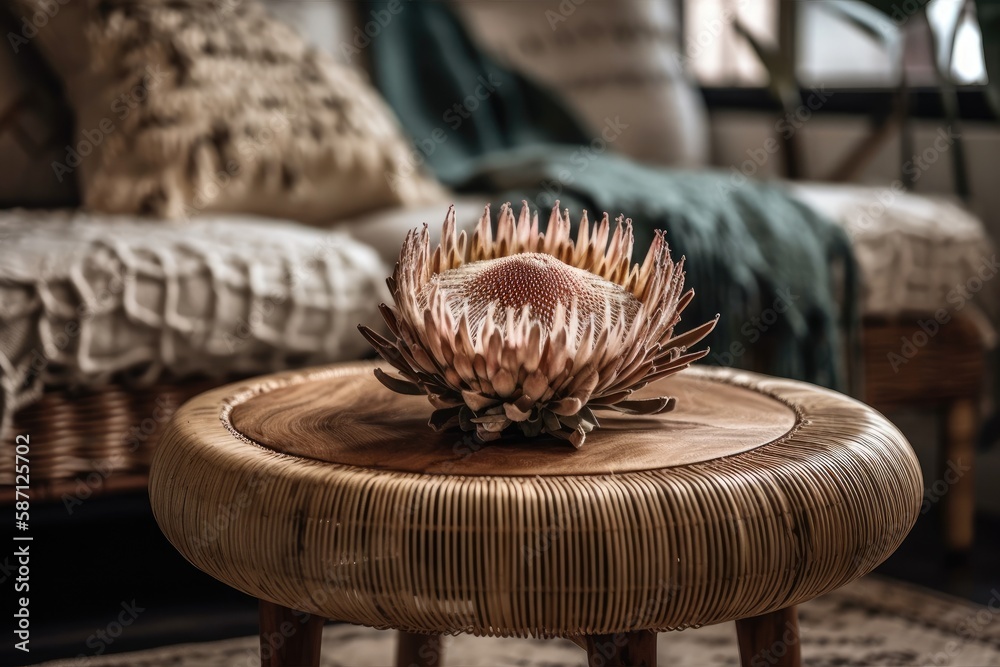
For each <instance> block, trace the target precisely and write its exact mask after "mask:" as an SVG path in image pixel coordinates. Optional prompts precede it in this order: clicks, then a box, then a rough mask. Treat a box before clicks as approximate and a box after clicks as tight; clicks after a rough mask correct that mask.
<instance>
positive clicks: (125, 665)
mask: <svg viewBox="0 0 1000 667" xmlns="http://www.w3.org/2000/svg"><path fill="white" fill-rule="evenodd" d="M993 593H994V596H993V598H992V599H991V601H990V607H981V606H977V605H973V604H970V603H968V602H965V601H962V600H957V599H954V598H948V597H944V596H940V595H937V594H934V593H930V592H928V591H926V590H923V589H918V588H913V587H910V586H907V585H904V584H900V583H896V582H891V581H888V580H885V579H879V578H876V577H866V578H865V579H862V580H860V581H857V582H854V583H853V584H851V585H849V586H846V587H844V588H842V589H840V590H839V591H835V592H833V593H830V594H829V595H826V596H824V597H822V598H819V599H817V600H813V601H811V602H809V603H807V604H804V605H802V606H801V607H800V608H799V618H800V625H801V633H802V634H801V640H802V657H803V659H804V662H805V664H806V665H807V666H808V667H870V666H875V665H894V666H913V667H931V666H944V665H947V666H948V667H990V666H994V665H995V666H1000V590H994V591H993ZM394 650H395V640H394V633H392V632H388V631H379V630H371V629H369V628H363V627H358V626H352V625H329V626H327V627H326V629H325V631H324V633H323V660H322V665H323V667H391V666H392V664H393V654H394ZM658 650H659V663H660V664H661V665H665V666H669V667H704V666H706V665H732V666H737V665H739V658H738V654H737V649H736V633H735V630H734V628H733V625H732V624H731V623H725V624H722V625H715V626H711V627H706V628H700V629H697V630H685V631H684V632H675V633H664V634H661V635H660V637H659V645H658ZM781 650H782V647H781V646H779V645H776V646H775V653H780V652H781ZM585 662H586V661H585V659H584V653H583V651H582V650H581V649H580V648H578V647H577V646H576V645H575V644H572V643H570V642H568V641H565V640H536V639H497V638H492V637H469V636H459V637H449V638H447V639H446V641H445V649H444V667H582V665H584V664H585ZM774 662H775V659H774V656H773V655H763V654H762V655H760V656H757V657H755V663H754V667H758V665H757V663H759V667H767V666H768V665H771V664H773V663H774ZM79 665H80V662H79V661H77V660H67V661H57V662H47V663H45V664H44V667H70V666H74V667H77V666H79ZM258 665H260V659H259V656H258V652H257V638H256V637H244V638H241V639H231V640H226V641H218V642H209V643H203V644H184V645H179V646H169V647H165V648H159V649H153V650H149V651H139V652H135V653H126V654H121V655H117V656H108V657H104V658H94V659H91V660H88V661H87V662H86V667H258Z"/></svg>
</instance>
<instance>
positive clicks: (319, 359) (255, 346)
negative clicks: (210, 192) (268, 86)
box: [0, 209, 444, 420]
mask: <svg viewBox="0 0 1000 667" xmlns="http://www.w3.org/2000/svg"><path fill="white" fill-rule="evenodd" d="M443 211H444V209H442V216H443ZM0 238H2V239H3V242H2V244H0V386H2V389H3V398H2V402H0V411H2V413H3V415H2V416H3V417H4V418H5V420H6V419H7V418H9V416H10V414H11V413H12V412H13V411H14V410H16V409H17V408H18V407H20V406H22V405H25V404H26V403H27V402H30V401H31V400H33V399H34V398H36V397H37V396H38V395H39V394H40V393H41V391H42V388H43V387H44V386H45V385H52V384H70V385H86V386H94V385H99V384H101V383H104V382H107V381H108V380H109V379H111V378H112V377H113V376H114V375H115V374H116V373H119V372H125V371H127V372H129V373H130V374H136V373H141V375H142V377H141V378H140V379H141V380H145V381H153V380H156V379H159V378H161V377H164V376H167V377H183V376H185V375H191V374H210V375H214V376H217V377H219V378H222V377H225V376H226V375H229V374H233V373H241V374H257V373H265V372H269V371H274V370H278V369H282V368H288V367H294V366H302V365H311V364H319V363H326V362H332V361H338V360H345V359H356V358H358V357H361V356H363V355H364V354H366V353H368V352H369V351H370V347H369V345H368V344H367V343H366V342H365V341H364V339H363V338H362V337H361V335H360V334H359V333H358V331H357V328H356V327H357V325H358V324H359V323H363V324H366V325H368V326H373V327H378V326H379V322H380V318H379V317H378V315H377V311H376V306H377V304H378V303H380V302H382V301H385V300H387V294H386V293H385V278H386V276H387V275H388V274H389V268H388V266H386V264H385V263H384V262H383V261H382V260H381V259H380V258H379V256H378V254H377V253H376V252H375V251H374V250H373V249H371V248H369V247H368V246H367V245H365V244H363V243H361V242H359V241H356V240H353V239H351V238H350V237H349V236H348V235H347V234H346V233H344V232H342V231H328V230H319V229H314V228H309V227H304V226H301V225H297V224H293V223H289V222H283V221H277V220H271V219H261V218H253V217H250V216H211V217H204V218H195V219H193V220H191V221H190V222H173V223H171V222H165V221H151V220H149V219H136V218H133V217H129V216H98V215H88V214H84V213H80V212H76V211H25V210H6V211H0ZM32 369H34V370H32Z"/></svg>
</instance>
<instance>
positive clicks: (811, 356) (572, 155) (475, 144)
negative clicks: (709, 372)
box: [368, 1, 858, 389]
mask: <svg viewBox="0 0 1000 667" xmlns="http://www.w3.org/2000/svg"><path fill="white" fill-rule="evenodd" d="M390 6H392V7H394V8H395V9H396V10H397V11H396V12H395V13H393V14H392V15H391V19H390V20H389V21H388V22H386V23H385V25H384V26H383V27H382V28H381V30H380V34H379V35H378V36H376V37H375V38H374V39H372V40H371V43H370V47H369V48H368V55H369V56H370V57H371V60H372V67H373V71H374V74H375V79H376V83H377V84H378V85H379V87H380V88H381V90H382V92H383V94H384V95H385V97H386V98H387V99H388V101H389V103H390V104H391V105H392V106H393V107H394V108H395V110H396V113H397V114H398V115H399V117H400V119H401V121H402V123H403V126H404V128H405V129H406V130H407V132H408V133H409V135H410V136H411V137H412V138H413V139H414V158H416V161H418V162H426V164H427V165H428V166H429V167H430V168H431V169H432V170H433V171H434V172H435V173H436V174H437V175H438V177H439V178H441V180H442V181H444V182H445V183H446V184H447V185H448V186H450V187H451V188H453V189H454V190H456V191H459V192H490V193H496V196H495V197H494V198H493V201H494V203H495V204H496V203H500V202H503V201H512V202H518V201H521V200H527V201H528V202H529V204H531V205H532V206H533V207H538V208H541V209H542V211H543V214H542V215H541V216H540V217H541V219H542V220H545V219H547V216H546V215H545V211H546V210H547V209H548V208H550V207H551V206H552V204H553V202H554V201H555V200H556V199H558V200H559V201H560V205H561V207H563V208H566V207H568V208H569V209H570V210H571V212H572V216H573V217H574V218H576V219H578V218H579V214H580V213H581V211H582V210H584V209H586V210H587V211H589V212H590V214H591V219H593V218H594V217H597V216H599V215H600V214H601V213H604V212H608V213H609V214H610V215H612V216H613V217H614V216H617V215H618V214H620V213H621V214H624V215H626V216H627V217H630V218H632V220H633V225H634V226H635V235H636V250H635V254H634V257H636V256H637V257H639V258H641V257H642V256H644V254H645V251H646V248H647V247H648V244H649V242H650V240H651V239H652V237H653V230H655V229H665V230H667V239H668V241H669V242H670V246H671V249H672V252H673V255H674V257H675V258H676V257H679V256H680V255H684V256H686V257H687V264H686V270H687V275H688V284H689V285H691V286H692V287H694V289H695V291H696V293H697V296H696V297H695V300H694V301H693V302H692V304H691V306H689V308H688V310H687V311H685V314H684V322H683V323H682V326H681V328H682V329H683V328H686V327H685V325H686V326H687V327H690V326H694V325H697V324H700V323H701V322H703V321H705V320H707V319H709V318H710V317H712V316H714V315H715V313H717V312H718V313H721V315H722V318H721V320H720V322H719V326H718V327H716V330H715V331H714V332H713V333H712V335H711V336H710V337H709V339H708V344H709V345H711V347H712V354H710V355H709V356H708V357H707V358H706V359H707V360H708V361H711V362H714V363H716V364H721V365H727V366H736V367H740V368H751V369H754V370H759V371H763V372H767V373H771V374H774V375H780V376H783V377H790V378H796V379H803V380H808V381H811V382H815V383H817V384H821V385H825V386H830V387H835V388H840V389H845V388H846V384H847V378H846V377H845V372H844V368H843V361H844V360H845V358H846V357H845V352H846V347H847V346H846V344H845V341H854V340H856V332H857V321H858V320H857V311H856V304H857V299H856V296H855V295H856V278H855V276H856V271H855V268H854V261H853V257H852V255H851V248H850V244H849V241H848V239H847V237H846V234H845V233H844V232H843V231H842V230H841V229H840V228H839V227H837V226H836V225H834V224H833V223H832V222H830V221H829V220H827V219H826V218H824V217H823V216H821V215H819V214H818V213H817V212H815V211H813V210H811V209H810V208H808V207H806V206H805V205H803V204H801V203H799V202H798V201H796V200H794V199H792V198H790V197H789V196H788V195H786V194H785V193H784V191H783V190H782V189H780V188H778V187H774V186H769V185H766V184H761V183H755V182H752V181H749V182H748V181H745V180H744V179H741V178H736V177H734V175H733V174H732V173H728V172H694V171H680V170H669V169H658V168H653V167H649V166H644V165H640V164H637V163H635V162H631V161H629V160H628V159H626V158H623V157H619V156H616V155H615V154H613V141H612V142H611V143H610V144H609V142H608V141H606V139H607V138H609V137H610V138H613V137H614V136H615V132H621V131H627V128H624V127H622V124H623V123H624V124H627V120H626V119H624V118H622V119H614V118H612V119H609V121H608V127H607V131H606V132H604V135H605V136H604V137H603V138H601V137H598V138H594V137H590V136H588V135H587V134H586V133H585V132H584V131H583V130H581V129H580V126H579V124H578V123H577V122H576V121H575V119H574V118H573V117H572V115H571V114H570V113H568V112H567V111H566V110H565V109H563V108H562V107H561V106H560V105H559V104H558V103H557V102H556V101H555V100H553V99H552V98H551V96H550V95H549V94H547V93H546V92H545V91H543V90H541V89H540V88H539V87H538V86H536V85H534V84H532V83H531V82H529V81H527V80H525V79H524V78H523V77H520V76H518V75H516V74H515V73H513V72H511V71H508V70H506V69H504V68H502V67H500V66H499V65H497V64H496V63H495V62H493V61H491V60H490V59H489V58H488V57H487V56H486V55H485V54H484V53H482V52H481V51H480V50H479V49H478V48H477V47H476V46H475V45H474V44H473V43H472V42H471V40H470V39H469V38H468V36H467V35H466V34H465V32H464V30H463V28H462V26H461V24H460V23H459V21H458V20H457V19H456V17H455V16H454V15H453V14H452V13H451V11H450V10H449V9H448V7H447V5H446V4H444V3H436V2H418V1H413V2H403V3H397V4H395V5H390ZM385 8H386V5H385V4H382V3H373V4H371V5H370V7H369V10H372V11H376V12H378V11H380V10H384V9H385ZM373 18H374V15H373ZM514 38H515V36H513V35H512V36H511V39H514ZM626 111H627V110H626ZM833 267H837V268H836V270H833ZM835 294H840V295H842V301H841V303H842V304H843V306H842V307H840V306H838V304H837V301H836V299H835V296H834V295H835ZM845 333H846V335H845Z"/></svg>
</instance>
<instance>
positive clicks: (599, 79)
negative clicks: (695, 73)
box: [451, 0, 709, 167]
mask: <svg viewBox="0 0 1000 667" xmlns="http://www.w3.org/2000/svg"><path fill="white" fill-rule="evenodd" d="M677 4H678V3H676V2H672V1H669V0H662V1H659V2H654V1H653V0H587V2H580V1H579V0H574V1H571V0H533V1H532V2H524V1H523V0H453V1H452V5H451V6H452V7H453V8H454V9H455V11H456V13H457V14H458V16H459V17H460V18H461V20H462V21H463V23H464V24H465V26H466V29H467V30H468V31H469V33H470V35H471V36H472V38H473V40H474V41H475V42H477V43H478V44H479V46H480V47H481V48H483V49H484V50H485V51H486V52H487V53H488V54H490V55H492V56H493V57H495V58H496V59H497V60H498V61H500V62H501V63H502V64H504V65H506V66H507V67H510V68H512V69H514V70H516V71H518V72H520V73H521V74H523V75H525V76H527V77H529V78H531V79H532V80H534V81H535V82H536V83H539V84H541V85H543V86H544V87H546V88H548V89H549V90H552V91H553V92H555V93H556V94H557V95H558V96H559V97H560V98H561V99H562V101H563V102H564V103H565V104H566V105H567V107H568V108H569V109H570V110H571V111H573V112H575V114H576V116H577V117H578V118H579V119H580V120H581V121H582V122H583V123H584V126H585V129H587V130H589V131H590V133H591V134H592V135H593V136H594V137H595V141H599V139H598V138H600V140H603V141H604V142H606V143H607V146H608V147H609V148H610V149H611V150H614V151H616V152H619V153H622V154H624V155H627V156H629V157H632V158H635V159H637V160H640V161H643V162H649V163H653V164H661V165H670V166H681V167H699V166H705V165H706V164H707V162H708V147H709V143H708V120H707V116H706V112H705V107H704V104H703V102H702V99H701V96H700V94H699V93H698V91H697V90H696V89H695V88H694V87H693V86H692V85H691V84H690V83H689V82H688V81H687V79H686V78H685V72H684V71H683V68H682V67H681V62H682V58H681V55H680V54H681V51H680V48H681V46H680V35H679V32H680V21H679V20H678V17H677V11H676V5H677ZM601 150H603V148H602V149H601Z"/></svg>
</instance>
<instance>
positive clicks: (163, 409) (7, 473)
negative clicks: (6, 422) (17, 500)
mask: <svg viewBox="0 0 1000 667" xmlns="http://www.w3.org/2000/svg"><path fill="white" fill-rule="evenodd" d="M218 384H219V382H217V381H207V380H199V381H195V382H188V383H182V384H180V383H179V384H157V385H152V386H149V387H142V388H130V387H126V386H123V385H109V386H106V387H101V388H97V389H89V390H85V391H71V390H67V389H63V390H57V391H50V392H47V393H46V394H45V395H44V396H43V397H42V399H41V400H40V401H38V402H37V403H34V404H32V405H30V406H28V407H27V408H25V409H24V410H21V411H19V412H18V413H17V414H16V415H14V423H13V427H12V429H11V431H10V433H8V434H6V437H5V438H4V446H3V447H2V448H0V484H3V485H4V488H3V489H0V501H2V502H4V503H8V502H11V501H12V500H13V498H14V489H13V487H12V485H13V484H14V483H15V479H14V440H15V438H16V437H17V436H19V435H27V436H29V438H30V440H29V444H30V453H29V455H28V458H29V460H30V462H31V480H30V481H31V484H30V487H31V497H32V499H33V500H47V499H59V498H62V497H63V496H64V495H65V494H73V495H75V496H77V497H81V496H83V497H89V496H90V495H92V494H100V493H108V492H112V491H124V490H134V489H139V488H143V487H144V486H145V485H146V480H147V477H148V474H149V462H150V460H151V459H152V453H153V449H154V447H155V446H156V443H157V441H158V440H159V437H160V434H161V433H162V431H163V427H164V426H165V425H166V423H167V422H168V421H169V420H170V417H172V416H173V414H174V413H175V412H176V411H177V408H179V407H180V405H181V404H182V403H183V402H184V401H186V400H188V399H189V398H191V397H193V396H195V395H197V394H200V393H202V392H204V391H206V390H208V389H210V388H212V387H214V386H217V385H218Z"/></svg>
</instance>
